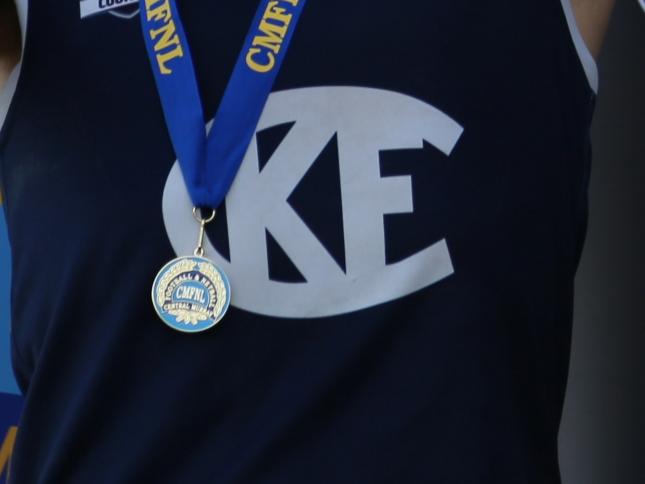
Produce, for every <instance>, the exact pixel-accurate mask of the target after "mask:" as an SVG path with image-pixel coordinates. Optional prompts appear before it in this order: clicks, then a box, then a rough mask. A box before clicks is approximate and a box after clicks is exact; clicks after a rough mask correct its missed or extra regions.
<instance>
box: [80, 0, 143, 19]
mask: <svg viewBox="0 0 645 484" xmlns="http://www.w3.org/2000/svg"><path fill="white" fill-rule="evenodd" d="M102 13H109V14H110V15H112V16H114V17H119V18H123V19H131V18H134V17H136V16H137V15H138V14H139V0H81V18H82V19H83V18H87V17H91V16H94V15H98V14H102Z"/></svg>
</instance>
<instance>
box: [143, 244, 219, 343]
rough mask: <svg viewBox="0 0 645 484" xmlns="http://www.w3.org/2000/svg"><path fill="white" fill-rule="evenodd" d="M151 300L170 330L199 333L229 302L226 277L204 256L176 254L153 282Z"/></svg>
mask: <svg viewBox="0 0 645 484" xmlns="http://www.w3.org/2000/svg"><path fill="white" fill-rule="evenodd" d="M152 303H153V305H154V307H155V310H156V311H157V314H158V315H159V317H160V318H161V320H162V321H163V322H164V323H166V324H167V325H168V326H170V327H171V328H172V329H176V330H177V331H182V332H184V333H199V332H201V331H206V330H207V329H210V328H212V327H213V326H215V325H216V324H217V323H218V322H219V321H220V320H221V319H222V318H223V317H224V314H225V313H226V310H227V309H228V307H229V305H230V303H231V286H230V284H229V281H228V278H227V277H226V274H224V272H223V271H221V270H220V269H219V268H218V267H217V266H216V265H215V264H213V263H212V262H211V261H210V260H208V259H205V258H203V257H197V256H187V257H179V258H178V259H174V260H172V261H170V262H168V263H167V264H166V265H165V266H164V267H163V268H162V269H161V270H160V271H159V273H158V274H157V277H156V278H155V281H154V283H153V285H152Z"/></svg>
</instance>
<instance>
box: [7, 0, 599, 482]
mask: <svg viewBox="0 0 645 484" xmlns="http://www.w3.org/2000/svg"><path fill="white" fill-rule="evenodd" d="M95 3H96V2H95ZM109 3H110V2H106V5H107V4H109ZM256 6H257V3H256V1H252V0H241V1H238V2H228V3H221V2H207V1H205V0H200V1H192V2H188V1H179V8H180V12H181V15H182V19H183V21H184V26H185V28H186V32H187V35H188V39H189V41H190V46H191V50H192V53H193V58H194V61H195V64H196V73H197V79H198V82H199V87H200V90H201V94H202V99H203V104H204V111H205V118H206V119H209V120H210V119H211V118H212V116H213V114H214V112H215V110H216V108H217V105H218V102H219V99H220V98H221V96H222V93H223V91H224V89H225V87H226V83H227V81H228V78H229V75H230V72H231V69H232V67H233V64H234V62H235V60H236V58H237V55H238V54H239V49H240V46H241V45H242V41H243V39H244V37H245V35H246V33H247V30H248V28H249V25H250V21H251V18H252V16H253V13H254V11H255V8H256ZM135 12H136V5H135V6H132V5H130V6H127V7H123V8H120V9H116V10H111V11H110V12H102V13H98V14H96V15H93V16H88V17H85V18H80V15H79V5H78V3H75V2H72V1H69V2H47V1H44V0H34V1H31V2H30V10H29V23H28V30H27V43H26V50H25V56H24V59H23V63H22V68H21V69H22V70H21V74H20V81H19V84H18V88H17V91H16V94H15V97H14V99H13V102H12V106H11V110H10V112H9V116H8V118H7V121H6V123H5V126H4V129H3V132H2V138H1V139H0V162H1V179H2V185H3V191H4V194H5V201H6V205H5V211H6V216H7V222H8V227H9V234H10V240H11V246H12V257H13V289H12V332H13V333H12V337H13V342H14V348H13V350H14V365H15V368H16V372H17V376H18V379H19V382H20V384H21V386H22V388H23V389H24V390H26V407H25V411H24V414H23V418H22V422H21V428H20V432H19V436H18V441H17V448H16V453H15V458H14V462H13V464H12V473H13V474H14V479H15V482H19V483H31V482H38V483H59V482H65V483H81V482H92V483H103V482H105V483H114V482H132V483H134V482H137V483H139V482H173V483H174V482H177V483H184V482H190V483H206V482H208V483H210V482H217V483H221V484H232V483H258V484H269V483H279V484H290V483H298V484H300V483H307V484H317V483H321V484H322V483H325V484H328V483H332V482H334V483H361V484H372V483H373V484H380V483H430V482H432V483H441V484H448V483H455V484H470V483H473V484H475V483H477V484H479V483H495V484H519V483H536V484H537V483H540V484H545V483H550V484H551V483H556V482H559V481H558V479H559V478H558V470H557V445H556V437H557V427H558V423H559V418H560V410H561V404H562V398H563V394H564V386H565V381H566V373H567V360H568V346H569V333H570V319H571V308H572V285H573V276H574V272H575V269H576V266H577V262H578V257H579V253H580V249H581V244H582V240H583V236H584V226H585V219H586V198H585V197H586V183H587V175H588V162H589V151H588V150H589V146H588V128H589V121H590V116H591V111H592V108H593V93H592V90H591V89H590V87H589V85H588V84H587V79H586V78H585V73H584V70H583V68H582V65H581V64H580V63H579V60H578V58H577V54H576V51H575V49H574V46H573V44H572V42H571V39H570V37H569V35H570V33H569V31H568V27H567V23H566V20H565V17H564V15H563V13H562V10H561V5H560V2H559V0H549V1H537V0H535V1H526V2H510V1H508V2H495V3H492V4H491V3H482V2H474V1H471V0H456V1H452V2H435V1H415V2H405V3H402V4H396V3H391V2H381V1H377V2H374V1H370V2H368V1H358V2H343V1H340V0H331V1H326V2H317V1H314V0H310V1H309V2H308V4H307V6H306V8H305V11H304V13H303V16H302V19H301V22H300V24H299V25H298V26H297V31H296V33H295V36H294V38H293V42H292V45H291V48H290V50H289V52H288V55H287V57H286V60H285V62H284V65H283V68H282V70H281V72H280V74H279V76H278V79H277V82H276V84H275V86H274V90H273V93H272V94H271V96H270V98H269V100H268V102H267V105H266V107H265V110H264V113H263V115H262V118H261V120H260V123H259V126H258V130H257V135H256V137H255V138H254V139H253V141H252V142H251V146H250V147H249V150H248V152H247V155H246V157H245V159H244V161H243V163H242V166H241V169H240V171H239V173H238V176H237V178H236V180H235V182H234V185H233V187H232V189H231V191H230V192H229V194H228V196H227V198H226V202H225V206H223V207H222V208H221V209H220V210H219V213H218V216H217V218H216V220H215V222H214V223H213V226H212V227H211V228H210V229H209V232H208V236H209V237H208V243H207V247H206V255H207V256H208V257H210V258H212V259H213V260H214V261H215V262H216V263H217V264H218V265H220V266H221V267H222V268H223V269H224V270H225V271H226V272H227V273H228V274H229V277H230V279H231V285H232V307H231V308H230V309H229V311H228V313H227V315H226V316H225V318H224V319H223V321H222V322H220V323H219V324H218V325H217V326H216V327H215V328H214V329H212V330H210V331H209V332H206V333H203V334H198V335H186V334H182V333H179V332H174V331H172V330H171V329H169V328H168V327H167V326H165V325H164V324H163V323H162V322H161V321H160V320H159V319H158V318H157V317H156V315H155V313H154V309H153V307H152V304H151V303H150V287H151V284H152V281H153V278H154V276H155V274H156V272H157V270H158V269H159V268H160V267H161V266H162V265H163V264H164V263H166V262H167V261H168V260H170V259H172V258H173V257H175V256H177V255H186V254H190V253H192V250H193V248H194V246H195V241H196V236H197V228H196V225H195V222H194V220H193V218H192V215H191V213H190V209H191V204H190V202H189V199H188V195H187V193H186V189H185V186H184V183H183V179H182V177H181V173H180V170H179V166H178V164H177V163H176V159H175V155H174V153H173V150H172V146H171V143H170V139H169V137H168V133H167V130H166V126H165V124H164V119H163V115H162V111H161V106H160V103H159V98H158V94H157V91H156V89H155V86H154V81H153V78H152V74H151V70H150V66H149V63H148V59H147V57H146V53H145V47H144V43H143V40H142V35H141V27H140V24H139V20H138V18H136V16H134V18H129V17H132V15H130V14H131V13H132V14H134V13H135ZM114 13H117V14H118V15H114Z"/></svg>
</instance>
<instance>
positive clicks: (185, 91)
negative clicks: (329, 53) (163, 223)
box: [139, 0, 306, 333]
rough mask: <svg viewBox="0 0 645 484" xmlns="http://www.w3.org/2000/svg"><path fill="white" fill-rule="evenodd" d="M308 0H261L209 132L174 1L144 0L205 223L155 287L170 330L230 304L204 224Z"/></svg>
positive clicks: (167, 105) (158, 71)
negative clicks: (188, 251)
mask: <svg viewBox="0 0 645 484" xmlns="http://www.w3.org/2000/svg"><path fill="white" fill-rule="evenodd" d="M305 3H306V0H260V2H259V6H258V10H257V12H256V14H255V16H254V18H253V22H252V24H251V29H250V31H249V33H248V34H247V36H246V39H245V41H244V45H243V46H242V51H241V52H240V55H239V56H238V59H237V62H236V64H235V68H234V69H233V73H232V74H231V78H230V79H229V82H228V85H227V87H226V91H225V92H224V96H223V97H222V100H221V101H220V105H219V107H218V109H217V113H216V115H215V118H214V120H213V127H212V129H211V131H210V133H209V134H208V136H206V132H205V126H206V123H205V122H204V113H203V110H202V102H201V99H200V95H199V89H198V87H197V79H196V77H195V68H194V66H193V61H192V56H191V53H190V48H189V45H188V41H187V39H186V34H185V32H184V29H183V26H182V23H181V19H180V17H179V11H178V10H177V6H176V4H175V0H139V4H140V7H141V9H140V10H141V13H140V15H139V17H140V19H141V28H142V33H143V38H144V41H145V44H146V51H147V53H148V59H149V61H150V66H151V68H152V73H153V75H154V78H155V84H156V86H157V91H158V93H159V99H160V101H161V106H162V108H163V114H164V118H165V121H166V127H167V128H168V134H169V135H170V140H171V142H172V145H173V148H174V150H175V154H176V155H177V160H178V161H179V165H180V166H181V171H182V174H183V176H184V180H185V181H186V187H187V189H188V192H189V194H190V197H191V200H192V201H193V205H194V206H195V207H196V208H194V209H193V215H194V216H195V218H196V219H197V221H198V222H199V224H200V228H199V239H198V243H197V248H196V249H195V253H194V255H193V256H185V257H179V258H178V259H174V260H172V261H170V262H168V263H167V264H166V265H165V266H164V267H163V268H162V269H161V270H160V271H159V273H158V274H157V277H156V278H155V281H154V284H153V286H152V303H153V305H154V308H155V311H156V312H157V314H158V315H159V317H160V318H161V319H162V321H163V322H164V323H166V324H167V325H168V326H170V327H171V328H173V329H176V330H179V331H183V332H190V333H195V332H200V331H204V330H207V329H209V328H212V327H213V326H215V325H216V324H217V323H218V322H219V321H220V320H221V319H222V317H223V316H224V313H226V310H227V309H228V306H229V304H230V301H231V289H230V284H229V282H228V279H227V277H226V275H225V274H224V272H222V271H221V270H220V269H219V268H218V267H217V266H216V265H215V264H213V262H211V261H210V260H208V259H207V258H204V235H205V226H206V224H207V223H209V222H211V221H212V220H213V218H214V217H215V209H216V208H217V207H219V205H220V204H221V203H222V201H223V200H224V198H225V197H226V194H227V193H228V190H229V188H230V187H231V184H232V183H233V180H234V179H235V175H236V174H237V171H238V169H239V167H240V165H241V164H242V160H243V159H244V155H245V154H246V151H247V149H248V146H249V144H250V142H251V139H252V138H253V135H254V134H255V130H256V127H257V124H258V121H259V119H260V116H261V114H262V111H263V109H264V105H265V104H266V101H267V99H268V97H269V94H270V93H271V89H272V88H273V84H274V82H275V79H276V77H277V75H278V72H279V71H280V67H281V65H282V61H283V60H284V57H285V55H286V52H287V50H288V48H289V43H290V41H291V38H292V36H293V32H294V30H295V26H296V24H297V23H298V20H299V18H300V14H301V13H302V11H303V9H304V6H305ZM218 48H219V46H218ZM197 207H199V208H200V209H201V208H205V209H206V210H211V212H210V216H209V217H206V218H203V217H202V214H201V210H198V208H197Z"/></svg>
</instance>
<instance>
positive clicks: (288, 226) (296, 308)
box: [162, 87, 463, 318]
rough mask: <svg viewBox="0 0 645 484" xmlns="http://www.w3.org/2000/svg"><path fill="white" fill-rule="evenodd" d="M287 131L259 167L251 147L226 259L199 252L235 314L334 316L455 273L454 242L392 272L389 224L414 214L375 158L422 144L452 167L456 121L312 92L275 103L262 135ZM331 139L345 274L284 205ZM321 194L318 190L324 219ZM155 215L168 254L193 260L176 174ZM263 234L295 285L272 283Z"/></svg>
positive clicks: (387, 102) (400, 181) (403, 106)
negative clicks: (224, 277) (222, 275)
mask: <svg viewBox="0 0 645 484" xmlns="http://www.w3.org/2000/svg"><path fill="white" fill-rule="evenodd" d="M285 124H287V125H290V128H289V131H288V133H287V134H286V135H285V137H284V138H283V139H282V141H281V142H280V143H279V145H278V146H277V148H275V149H274V151H273V152H272V154H271V156H270V157H269V159H268V161H266V162H265V164H264V165H263V166H261V164H260V163H259V152H258V138H257V137H256V138H255V139H254V140H253V141H252V142H251V144H250V146H249V148H248V151H247V153H246V156H245V158H244V161H243V162H242V165H241V167H240V170H239V172H238V174H237V176H236V178H235V181H234V183H233V186H232V187H231V190H230V191H229V193H228V195H227V197H226V202H225V207H226V230H227V235H228V246H229V249H228V252H229V253H228V255H227V257H225V256H224V255H222V253H220V252H218V250H217V248H216V247H215V246H214V245H213V244H212V243H211V242H210V241H207V243H206V246H205V256H206V257H208V258H210V259H211V260H213V261H214V262H215V264H216V265H218V266H219V267H220V268H221V269H223V270H224V271H225V272H226V273H227V274H228V276H229V279H230V282H231V290H232V299H231V304H232V305H233V306H235V307H237V308H240V309H244V310H247V311H251V312H254V313H259V314H263V315H267V316H276V317H291V318H316V317H326V316H334V315H339V314H344V313H348V312H352V311H357V310H361V309H365V308H368V307H372V306H376V305H378V304H382V303H385V302H389V301H393V300H396V299H399V298H402V297H404V296H407V295H409V294H411V293H413V292H416V291H419V290H421V289H424V288H427V287H429V286H432V285H433V284H435V283H437V282H439V281H441V280H442V279H444V278H446V277H448V276H450V275H452V274H453V273H454V269H453V264H452V260H451V255H450V251H449V241H448V240H447V238H449V234H446V235H445V237H446V238H442V239H440V240H436V241H435V242H434V243H432V244H430V245H429V246H427V247H425V248H423V249H422V250H419V251H418V252H416V253H414V254H412V255H410V256H408V257H407V258H405V259H403V260H400V261H397V262H393V263H388V262H387V259H386V244H387V243H388V242H387V241H386V233H385V232H386V231H385V227H384V217H385V216H387V215H393V214H410V213H412V212H414V206H413V205H414V204H413V193H412V180H411V177H410V176H385V177H384V176H382V175H381V170H380V156H381V153H382V152H384V151H387V150H411V149H421V148H423V146H424V142H425V143H428V144H430V145H432V146H434V147H435V148H436V149H438V150H439V151H440V152H442V153H443V155H445V156H446V160H449V156H450V154H451V152H452V150H453V149H454V147H455V146H456V144H457V142H458V141H459V139H460V137H461V135H462V132H463V128H462V127H461V126H460V125H459V124H458V123H457V122H455V121H454V120H453V119H451V118H450V117H449V116H448V115H446V114H444V113H443V112H441V111H440V110H438V109H437V108H435V107H433V106H431V105H429V104H427V103H424V102H422V101H420V100H418V99H416V98H413V97H410V96H406V95H403V94H399V93H396V92H391V91H384V90H380V89H370V88H360V87H315V88H302V89H294V90H287V91H281V92H276V93H273V94H271V96H270V97H269V100H268V101H267V104H266V106H265V109H264V112H263V115H262V117H261V119H260V122H259V125H258V128H257V132H258V133H260V132H262V131H263V130H268V129H270V128H272V127H276V126H282V125H285ZM332 139H334V140H335V143H336V149H337V159H338V169H339V180H340V190H339V191H336V193H340V196H339V198H340V199H341V200H340V206H341V207H342V217H340V220H339V222H338V225H339V227H338V230H339V231H340V232H342V234H343V235H342V237H343V238H344V242H343V245H344V255H345V260H344V264H343V265H342V266H341V265H340V264H339V263H338V261H337V260H336V259H335V258H334V257H333V256H332V255H331V254H330V251H329V250H328V247H326V245H325V244H324V243H323V242H322V241H321V239H320V238H319V237H318V236H317V235H316V233H314V231H313V230H312V229H311V224H307V222H306V221H305V220H303V218H302V217H301V215H300V214H299V213H298V211H296V210H295V209H294V207H293V206H292V204H291V203H290V200H289V198H290V196H291V194H292V193H294V191H295V190H296V189H297V188H298V186H299V184H300V183H301V182H302V180H303V178H304V177H305V175H307V173H308V172H309V171H310V170H311V169H312V166H313V165H314V164H315V163H316V162H317V160H318V159H319V157H320V155H321V152H322V151H323V150H325V148H326V147H327V146H328V145H329V143H330V140H332ZM314 191H315V190H314ZM327 193H328V191H326V190H325V189H323V188H321V189H320V194H321V195H320V197H321V198H320V201H319V205H320V207H323V209H324V206H325V204H326V203H327V200H325V198H324V196H326V195H325V194H327ZM162 205H163V207H162V208H163V217H164V222H165V225H166V230H167V233H168V237H169V240H170V243H171V244H172V246H173V248H174V250H175V251H176V253H177V254H178V255H185V254H190V253H192V251H193V249H194V245H195V236H196V226H195V222H194V220H193V217H192V216H191V210H192V204H191V201H190V198H189V195H188V193H187V191H186V187H185V184H184V181H183V177H182V174H181V169H180V167H179V164H178V163H175V164H174V166H173V168H172V170H171V171H170V174H169V176H168V179H167V182H166V186H165V189H164V194H163V203H162ZM429 223H431V221H430V222H429ZM267 234H270V236H271V238H272V240H274V241H275V243H277V244H278V245H279V247H280V248H281V249H282V252H283V253H284V254H286V256H287V257H288V258H289V259H290V262H291V263H292V264H293V266H295V267H296V268H297V270H298V271H299V272H300V274H301V275H302V278H303V280H302V281H299V282H285V281H280V280H274V279H272V278H271V277H270V270H269V248H268V242H267ZM395 236H396V234H395ZM401 236H402V237H409V236H410V234H409V233H408V234H401Z"/></svg>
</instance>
